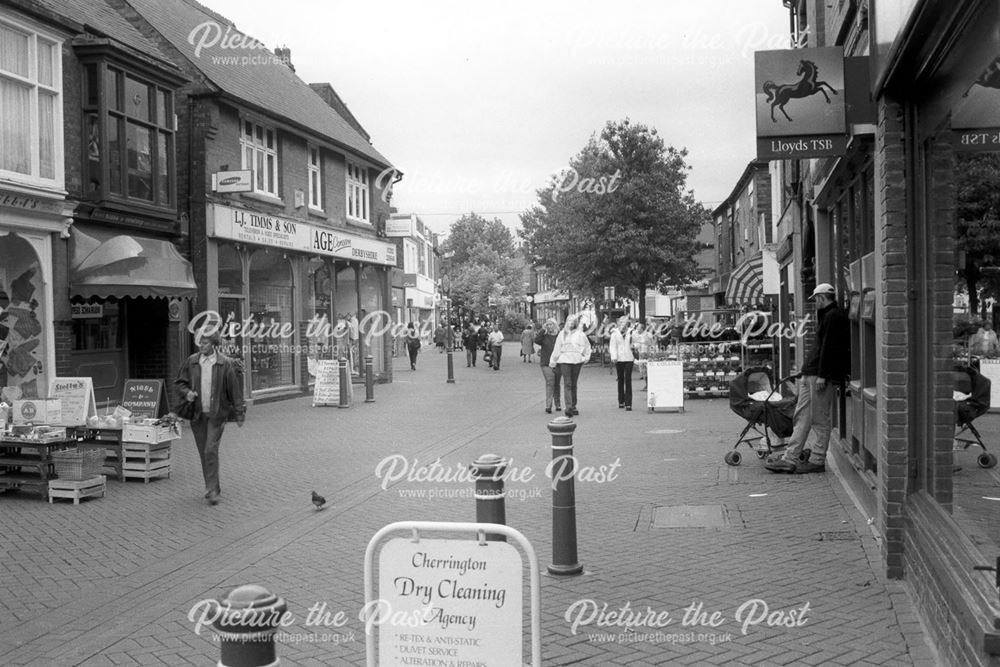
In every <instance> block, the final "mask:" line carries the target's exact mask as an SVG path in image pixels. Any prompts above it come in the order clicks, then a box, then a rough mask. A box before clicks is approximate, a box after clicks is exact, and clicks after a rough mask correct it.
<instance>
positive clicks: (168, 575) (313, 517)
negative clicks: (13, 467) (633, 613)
mask: <svg viewBox="0 0 1000 667" xmlns="http://www.w3.org/2000/svg"><path fill="white" fill-rule="evenodd" d="M507 353H508V354H505V355H504V366H503V368H502V370H501V371H499V372H495V371H491V370H489V369H487V368H466V367H465V364H464V363H463V362H464V356H462V355H456V356H455V362H456V363H455V374H456V383H455V384H447V383H446V382H445V381H444V380H445V363H444V356H443V355H439V354H438V353H437V352H435V351H433V350H430V351H428V350H425V351H424V352H423V353H422V354H421V356H420V358H419V360H418V370H417V371H415V372H411V371H410V370H409V369H408V365H407V364H406V363H405V362H404V361H403V360H402V359H399V360H397V367H396V382H394V383H393V384H391V385H379V386H377V387H376V392H375V393H376V402H375V403H371V404H365V403H364V402H363V398H364V392H363V390H362V391H361V392H356V393H355V399H356V402H355V404H354V405H353V406H352V407H351V408H350V409H347V410H340V409H337V408H313V407H311V405H310V402H309V400H308V399H306V398H303V399H295V400H290V401H283V402H279V403H270V404H264V405H256V406H253V407H252V408H251V410H250V415H249V417H248V421H247V425H246V427H245V428H244V429H242V430H240V429H237V428H235V426H230V427H229V428H228V429H227V432H226V435H225V438H224V440H223V449H222V487H223V502H222V503H221V504H219V505H218V506H216V507H209V506H207V505H206V504H205V502H204V500H203V499H202V484H201V473H200V469H199V465H198V460H197V454H196V452H195V448H194V444H193V441H192V439H191V437H190V434H188V433H185V437H184V438H183V439H182V440H181V441H178V442H176V443H175V444H174V448H173V472H172V475H171V477H170V478H169V479H160V480H154V481H153V482H151V483H149V484H142V483H141V482H137V481H129V482H127V483H121V482H118V481H116V480H109V482H108V494H107V497H105V498H103V499H96V500H86V501H84V502H82V503H81V504H80V505H78V506H74V505H72V504H69V503H58V504H55V505H49V504H47V503H42V502H40V501H38V500H37V499H32V498H27V497H20V496H19V495H17V494H13V493H7V494H4V495H0V535H2V537H0V575H2V576H0V605H2V608H3V609H5V610H7V615H6V617H5V618H3V619H2V620H0V655H4V656H5V658H4V660H3V662H4V664H5V665H39V666H45V667H51V666H62V665H66V666H69V665H84V666H87V667H96V666H102V665H171V666H180V665H205V664H212V663H214V661H215V660H217V659H218V656H219V651H218V646H217V645H215V644H213V643H212V639H211V637H209V636H207V634H208V633H205V632H203V633H202V634H201V635H196V634H195V633H194V631H193V623H192V622H190V621H189V620H188V618H187V614H188V610H189V609H191V608H192V606H193V605H195V604H196V603H197V602H198V601H199V600H203V599H206V598H220V597H222V596H223V595H224V594H225V593H226V592H228V591H229V590H231V589H232V588H233V587H235V586H238V585H241V584H245V583H260V584H262V585H264V586H266V587H267V588H269V589H270V590H271V591H272V592H275V593H277V594H279V595H281V596H283V597H284V598H285V600H286V601H287V602H288V605H289V609H290V611H291V612H292V613H293V614H294V617H295V619H296V622H295V624H294V625H293V626H292V627H290V628H287V631H288V632H289V633H299V635H300V640H299V641H287V642H284V643H281V644H280V645H279V655H280V657H281V661H282V664H283V665H302V666H312V665H316V666H319V665H358V664H364V661H365V643H364V641H365V636H364V627H363V624H362V623H361V622H360V621H359V620H358V618H357V612H358V610H360V609H361V606H362V604H363V602H364V590H363V577H362V568H363V560H364V559H363V556H364V552H365V547H366V545H367V543H368V541H369V539H370V538H371V537H372V535H374V534H375V532H376V531H377V530H379V529H380V528H381V527H382V526H384V525H386V524H388V523H391V522H393V521H401V520H433V521H471V520H473V519H474V518H475V507H474V501H473V500H472V499H471V497H469V492H470V491H471V489H470V488H466V487H467V485H465V484H458V483H444V482H442V483H433V484H430V483H419V482H410V481H407V480H406V479H401V480H398V481H396V482H394V483H393V484H391V485H389V486H388V488H386V489H383V488H382V482H381V480H380V479H379V478H378V477H376V475H375V470H376V468H377V466H378V465H379V462H380V461H383V460H384V459H385V458H386V457H389V456H393V455H402V456H404V457H405V459H406V461H408V462H409V464H410V465H413V466H415V465H417V462H419V464H421V465H427V464H430V463H432V462H433V461H435V460H440V463H441V465H443V466H445V467H446V468H447V469H449V470H456V469H457V468H458V467H460V466H464V465H466V464H468V463H471V462H472V461H473V460H475V459H476V458H477V457H478V456H480V455H482V454H485V453H496V454H500V455H503V456H505V457H507V458H508V459H509V460H510V461H511V463H512V465H513V466H515V467H516V468H518V469H519V470H521V471H528V472H531V473H533V474H534V477H533V479H530V480H529V481H523V479H524V477H522V478H521V479H519V480H513V481H510V482H509V483H508V484H507V490H508V492H509V494H510V496H509V498H508V501H507V507H506V509H507V523H508V524H509V525H511V526H513V527H515V528H517V529H518V530H520V531H521V532H522V533H523V534H524V535H525V536H527V538H528V539H529V540H530V541H531V543H532V545H533V547H534V549H535V551H536V554H537V557H538V561H539V565H540V567H541V569H542V570H543V572H544V571H545V567H546V565H548V564H549V563H550V562H551V559H552V545H551V489H550V487H549V486H548V482H549V480H548V479H547V478H545V476H544V469H545V466H546V464H547V463H548V462H549V461H550V459H551V450H550V443H551V440H550V437H549V434H548V431H547V428H546V424H547V422H548V421H549V420H550V419H551V418H552V417H554V416H556V415H546V414H545V413H544V412H543V411H542V407H543V385H542V378H541V373H540V372H539V369H538V365H537V363H535V364H523V363H521V362H520V360H519V359H518V358H517V356H515V354H514V346H511V349H510V350H507ZM640 386H641V381H640V380H638V378H636V380H635V388H636V390H637V391H636V409H635V411H633V412H630V413H627V412H625V411H622V410H619V409H618V408H617V406H616V401H615V386H614V380H613V376H612V375H610V374H609V372H608V369H607V368H601V367H599V366H596V365H591V366H588V367H587V368H586V369H585V370H584V371H583V373H582V375H581V384H580V402H579V408H580V411H581V413H582V414H581V415H580V416H579V417H576V418H574V421H575V422H576V423H577V425H578V427H577V430H576V433H575V435H574V447H575V454H576V456H577V457H578V459H579V461H580V464H581V465H586V466H594V467H600V466H611V464H613V463H615V461H619V462H620V466H619V467H617V468H616V469H615V472H616V474H615V478H614V479H613V480H610V481H607V482H605V483H597V482H595V481H589V482H586V481H582V480H581V481H579V482H578V483H577V484H576V499H577V531H578V553H579V560H580V563H581V564H582V565H583V566H584V574H583V575H581V576H577V577H553V576H549V575H545V576H543V577H542V585H541V588H542V648H543V661H544V664H546V665H571V664H572V665H577V664H588V665H590V664H592V665H659V664H667V665H675V664H676V665H700V664H708V665H723V664H725V665H786V664H803V665H829V664H832V665H865V664H869V665H919V666H925V665H928V666H929V665H934V664H936V661H935V656H934V653H933V652H932V650H931V649H930V648H929V647H928V645H927V643H926V641H925V638H924V635H923V632H922V626H921V625H920V621H919V619H918V617H917V616H916V614H915V612H914V609H913V607H912V605H911V604H910V601H909V598H908V597H907V595H906V592H905V589H904V587H903V584H902V583H900V582H896V581H887V580H885V579H884V578H883V577H881V576H880V574H879V567H878V562H879V557H878V546H877V544H876V542H875V538H874V537H873V535H872V533H871V532H870V530H869V528H868V526H867V525H866V523H865V521H864V518H863V517H862V516H861V515H860V514H859V513H858V512H857V511H856V510H855V508H854V506H853V505H852V503H851V502H850V498H849V495H848V493H847V492H846V491H845V490H844V488H843V487H842V486H841V485H840V483H839V481H838V478H837V476H836V474H835V472H834V471H832V470H831V471H829V472H827V473H826V474H825V475H803V476H790V475H772V474H770V473H768V472H767V471H765V470H764V469H763V467H762V466H761V464H760V462H759V461H758V460H757V459H756V457H754V456H753V455H749V456H748V454H749V450H748V449H746V448H743V449H742V452H743V453H744V462H743V464H742V465H741V466H739V467H730V466H727V465H725V463H723V461H722V456H723V454H724V453H725V452H726V451H727V449H728V448H729V447H731V443H732V442H733V440H734V439H735V436H736V435H737V434H738V432H739V430H740V428H741V427H742V426H743V422H742V420H741V419H740V418H739V417H737V416H736V415H734V414H733V413H732V412H731V411H730V410H729V408H728V403H727V402H726V401H725V400H719V399H717V400H692V401H688V402H687V404H686V410H685V412H683V413H655V414H654V413H648V412H647V411H645V409H644V408H643V407H642V405H641V402H642V399H643V398H644V392H639V391H638V389H639V387H640ZM525 476H526V475H525ZM313 489H315V490H316V491H318V492H319V493H321V494H323V495H324V496H326V498H327V499H328V501H329V508H328V509H326V510H324V511H320V512H317V511H315V509H314V508H313V506H312V505H311V503H310V502H309V493H310V491H311V490H313ZM431 491H433V492H434V493H435V494H436V496H437V497H434V498H430V497H427V495H428V493H429V492H431ZM419 493H423V494H424V496H425V497H423V498H416V497H414V495H415V494H419ZM463 496H464V497H463ZM678 506H702V507H705V508H706V510H707V511H709V512H715V513H716V515H717V516H721V518H722V519H724V522H723V523H722V524H721V525H720V526H718V527H708V528H704V527H681V528H664V527H661V526H662V517H664V516H665V515H666V514H667V513H669V512H670V511H671V508H676V507H678ZM658 517H659V518H660V519H659V520H657V518H658ZM525 581H527V579H525ZM526 598H527V596H526ZM581 600H591V601H593V602H594V603H595V604H597V605H599V606H600V605H604V604H605V603H606V604H607V605H608V609H609V610H617V609H620V608H622V607H623V606H625V605H626V604H627V605H629V607H630V608H631V609H635V610H645V609H647V607H648V608H649V609H652V610H655V611H656V612H669V613H670V615H671V617H672V618H673V619H674V623H672V624H671V625H670V626H667V627H665V628H655V627H654V628H648V627H638V628H636V629H635V630H636V632H633V633H630V634H629V633H625V632H623V628H620V627H614V626H612V627H596V625H595V624H593V623H592V624H590V625H586V624H583V625H581V626H580V627H578V628H576V630H575V632H574V629H573V627H572V624H571V622H570V621H569V620H567V611H568V610H569V609H570V608H571V606H572V605H574V603H578V602H579V601H581ZM753 600H759V601H760V602H758V603H757V608H758V609H762V608H763V605H765V604H766V605H767V608H768V611H769V612H775V611H787V610H793V609H801V608H802V607H803V605H805V604H807V603H808V605H809V606H808V610H807V612H805V614H804V615H803V618H804V619H805V622H804V623H803V624H802V625H801V626H799V627H790V628H789V627H767V626H766V624H759V625H752V626H748V627H746V628H745V632H744V628H743V627H742V625H741V623H739V622H738V621H737V618H736V614H737V610H738V609H739V607H740V606H741V605H743V604H744V603H749V602H750V601H753ZM319 603H326V604H327V608H328V609H329V610H331V611H332V612H334V613H335V612H336V611H344V612H345V613H347V614H348V616H349V620H348V622H347V624H346V625H345V626H343V627H335V628H329V629H327V628H316V627H306V626H305V624H304V619H305V617H306V614H307V610H308V609H309V608H310V607H311V606H313V605H316V604H319ZM699 603H700V604H701V609H702V610H703V611H706V612H708V613H711V612H713V611H718V612H720V618H721V619H722V622H721V625H719V626H718V627H697V626H695V627H682V626H681V617H682V616H683V614H684V610H685V609H686V608H688V607H689V605H697V604H699ZM526 615H527V612H526ZM525 627H526V632H527V630H528V625H527V620H526V625H525ZM528 650H529V642H528V639H527V635H526V638H525V642H524V657H525V658H527V657H530V653H528Z"/></svg>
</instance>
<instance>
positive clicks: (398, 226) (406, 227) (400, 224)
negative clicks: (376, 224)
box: [385, 218, 416, 237]
mask: <svg viewBox="0 0 1000 667" xmlns="http://www.w3.org/2000/svg"><path fill="white" fill-rule="evenodd" d="M385 235H386V236H390V237H400V236H404V237H405V236H416V230H415V229H414V228H413V219H412V218H389V219H388V220H386V221H385Z"/></svg>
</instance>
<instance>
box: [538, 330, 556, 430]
mask: <svg viewBox="0 0 1000 667" xmlns="http://www.w3.org/2000/svg"><path fill="white" fill-rule="evenodd" d="M558 337H559V325H558V324H556V321H555V320H554V319H551V318H549V319H547V320H545V324H544V325H542V330H541V331H539V332H538V334H536V335H535V340H534V343H535V344H536V345H538V363H539V364H540V365H541V367H542V377H543V378H544V379H545V412H546V413H548V414H552V404H553V402H554V403H555V406H556V412H559V411H560V410H562V406H560V405H559V385H560V384H561V381H562V373H561V372H560V370H559V365H558V364H557V365H556V366H555V367H553V366H550V365H549V362H550V361H551V360H552V351H553V350H554V349H555V346H556V339H557V338H558Z"/></svg>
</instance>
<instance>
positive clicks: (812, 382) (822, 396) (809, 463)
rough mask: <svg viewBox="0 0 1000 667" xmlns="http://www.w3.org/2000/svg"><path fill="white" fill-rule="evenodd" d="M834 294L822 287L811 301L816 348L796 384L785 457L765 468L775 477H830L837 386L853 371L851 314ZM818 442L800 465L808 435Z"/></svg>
mask: <svg viewBox="0 0 1000 667" xmlns="http://www.w3.org/2000/svg"><path fill="white" fill-rule="evenodd" d="M835 295H836V290H834V288H833V285H831V284H829V283H820V284H819V285H817V286H816V289H814V290H813V293H812V296H811V297H809V298H810V299H815V300H816V310H817V313H816V345H815V346H814V347H813V350H812V353H811V354H810V355H809V359H808V361H806V363H805V365H803V366H802V374H801V375H800V376H799V379H798V381H797V388H798V392H799V393H798V400H797V401H796V403H795V413H794V415H793V421H794V424H795V426H794V429H793V431H792V436H791V437H790V438H789V439H788V447H787V449H785V452H784V453H783V454H781V455H775V456H773V457H772V458H770V459H768V460H767V461H765V462H764V467H765V468H767V469H768V470H770V471H771V472H789V473H810V472H825V471H826V452H827V448H828V447H829V445H830V426H831V423H830V415H831V413H832V412H833V401H834V398H835V396H836V391H835V389H834V385H843V383H844V382H845V381H846V380H847V376H848V374H849V373H850V370H851V329H850V325H849V324H850V323H849V320H848V319H847V314H846V313H845V312H844V311H843V309H842V308H840V306H838V305H837V302H836V301H835ZM810 431H812V432H813V436H814V441H813V444H812V447H811V448H810V450H809V451H810V454H809V459H808V460H806V461H800V460H799V457H800V454H801V453H802V451H803V449H804V448H805V444H806V440H807V439H808V437H809V432H810Z"/></svg>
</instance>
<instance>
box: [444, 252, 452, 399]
mask: <svg viewBox="0 0 1000 667" xmlns="http://www.w3.org/2000/svg"><path fill="white" fill-rule="evenodd" d="M454 255H455V253H454V252H453V251H450V250H449V251H448V252H446V253H445V254H444V259H445V260H447V262H448V273H446V274H445V275H444V306H445V311H444V313H445V315H444V326H445V334H444V336H445V338H444V340H445V347H447V348H448V349H447V354H448V384H455V362H454V359H453V357H452V352H453V349H452V348H454V347H455V345H454V340H453V338H452V337H453V332H452V329H451V275H450V274H451V258H452V257H453V256H454Z"/></svg>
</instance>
